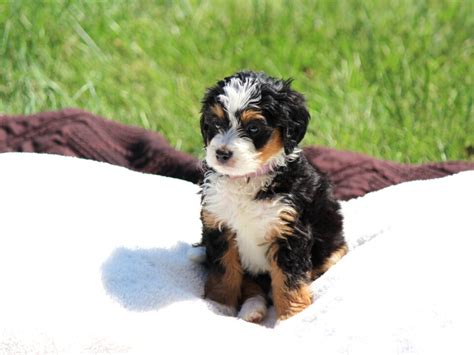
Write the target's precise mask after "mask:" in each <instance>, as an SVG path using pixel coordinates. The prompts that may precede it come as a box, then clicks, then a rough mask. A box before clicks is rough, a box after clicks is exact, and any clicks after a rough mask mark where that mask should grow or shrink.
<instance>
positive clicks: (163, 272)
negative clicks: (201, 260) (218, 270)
mask: <svg viewBox="0 0 474 355" xmlns="http://www.w3.org/2000/svg"><path fill="white" fill-rule="evenodd" d="M189 248H191V246H190V245H189V244H186V243H183V242H180V243H178V244H177V245H176V246H175V247H174V248H171V249H159V248H156V249H128V248H124V247H121V248H117V249H115V251H114V252H113V253H112V254H111V255H110V257H109V258H108V259H107V260H106V261H105V262H104V264H103V265H102V284H103V286H104V288H105V290H106V291H107V293H108V294H109V295H110V296H111V297H112V298H113V299H115V300H116V301H117V302H119V303H120V304H121V305H122V306H123V307H125V308H127V309H129V310H132V311H151V310H157V309H159V308H162V307H164V306H166V305H168V304H170V303H173V302H177V301H183V300H187V299H196V298H201V297H202V294H203V284H204V281H203V280H204V275H205V271H204V268H203V267H201V266H200V265H197V264H195V263H193V262H191V261H189V260H188V258H187V256H186V252H187V250H188V249H189Z"/></svg>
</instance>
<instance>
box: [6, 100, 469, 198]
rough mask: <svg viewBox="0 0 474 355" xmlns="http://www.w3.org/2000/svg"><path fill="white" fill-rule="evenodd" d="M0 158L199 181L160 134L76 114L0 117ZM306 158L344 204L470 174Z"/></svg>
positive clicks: (189, 159) (331, 153)
mask: <svg viewBox="0 0 474 355" xmlns="http://www.w3.org/2000/svg"><path fill="white" fill-rule="evenodd" d="M196 134H197V133H196ZM2 152H37V153H52V154H60V155H69V156H76V157H81V158H87V159H93V160H98V161H104V162H108V163H111V164H116V165H121V166H124V167H127V168H130V169H133V170H137V171H141V172H146V173H152V174H159V175H165V176H171V177H175V178H179V179H185V180H188V181H191V182H194V183H196V182H198V181H199V180H200V179H201V177H202V172H201V170H200V168H199V166H200V163H199V161H198V159H197V158H195V157H193V156H191V155H189V154H185V153H183V152H179V151H177V150H175V149H173V148H172V147H171V146H170V145H169V144H168V142H167V141H166V140H165V139H164V138H163V136H161V135H160V134H158V133H155V132H149V131H146V130H144V129H142V128H137V127H129V126H125V125H122V124H119V123H116V122H113V121H109V120H106V119H104V118H102V117H99V116H97V115H94V114H91V113H88V112H85V111H81V110H77V109H66V110H63V111H57V112H45V113H38V114H35V115H30V116H1V115H0V153H2ZM304 152H305V154H306V156H307V158H308V159H309V161H310V162H311V163H312V164H313V165H315V166H317V167H318V168H319V169H321V170H322V171H324V172H326V173H328V174H329V176H330V177H331V179H332V181H333V183H334V185H335V194H336V196H337V197H338V198H340V199H342V200H347V199H350V198H353V197H358V196H362V195H364V194H366V193H367V192H370V191H375V190H379V189H381V188H384V187H386V186H390V185H394V184H398V183H401V182H404V181H410V180H418V179H431V178H437V177H442V176H446V175H450V174H454V173H457V172H460V171H464V170H474V162H443V163H432V164H423V165H409V164H398V163H394V162H389V161H383V160H378V159H374V158H371V157H369V156H365V155H362V154H358V153H352V152H344V151H338V150H334V149H330V148H323V147H307V148H305V149H304Z"/></svg>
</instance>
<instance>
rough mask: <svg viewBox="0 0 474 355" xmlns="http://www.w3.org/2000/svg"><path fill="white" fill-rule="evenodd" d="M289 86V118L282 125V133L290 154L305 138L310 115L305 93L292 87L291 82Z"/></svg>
mask: <svg viewBox="0 0 474 355" xmlns="http://www.w3.org/2000/svg"><path fill="white" fill-rule="evenodd" d="M287 88H288V91H287V92H286V95H285V96H286V100H285V103H286V107H285V111H286V113H287V115H286V116H287V119H286V122H285V125H284V126H283V127H282V133H283V142H284V148H285V153H286V154H290V153H291V152H293V150H294V149H295V148H296V146H297V145H298V143H300V142H301V140H302V139H303V137H304V135H305V133H306V129H307V128H308V123H309V119H310V115H309V112H308V110H307V109H306V104H305V99H304V97H303V95H301V94H300V93H298V92H296V91H294V90H292V89H290V88H289V83H288V86H287Z"/></svg>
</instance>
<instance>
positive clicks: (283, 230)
mask: <svg viewBox="0 0 474 355" xmlns="http://www.w3.org/2000/svg"><path fill="white" fill-rule="evenodd" d="M290 84H291V81H290V80H286V81H285V80H280V79H276V78H272V77H269V76H267V75H266V74H264V73H255V72H250V71H244V72H238V73H236V74H234V75H233V76H230V77H227V78H225V79H224V80H222V81H219V82H218V83H217V85H216V86H214V87H212V88H210V89H208V91H207V93H206V94H205V97H204V99H203V102H202V103H203V106H202V111H201V113H202V116H201V133H202V136H203V139H204V144H205V149H206V158H205V163H204V169H205V175H204V176H205V177H204V182H203V184H202V210H201V220H202V225H203V229H202V241H201V243H200V245H201V246H203V247H204V248H205V255H204V254H203V255H202V256H203V258H202V259H203V260H202V261H204V262H205V264H206V265H207V266H208V268H209V275H208V279H207V281H206V284H205V297H206V298H208V299H210V300H213V301H215V302H218V303H219V304H222V305H224V306H225V308H226V311H227V313H229V314H236V313H237V311H238V310H239V313H238V316H239V317H240V318H242V319H245V320H247V321H251V322H260V321H261V320H262V319H263V317H264V316H265V314H266V311H267V304H268V301H269V299H268V298H267V295H268V294H269V292H270V293H271V295H272V298H273V304H274V306H275V308H276V314H277V316H278V318H279V319H286V318H288V317H291V316H292V315H294V314H296V313H298V312H300V311H302V310H303V309H305V308H306V307H308V306H309V305H310V304H311V302H312V295H311V292H310V289H309V284H310V282H311V281H312V280H314V279H315V278H317V277H318V276H320V275H321V274H322V273H324V272H325V271H326V270H327V269H328V268H329V267H331V266H332V265H333V264H334V263H336V262H337V261H338V260H339V259H340V258H341V257H342V256H344V254H345V253H346V252H347V246H346V243H345V241H344V238H343V234H342V216H341V214H340V212H339V209H340V206H339V203H338V202H337V201H336V200H335V198H334V197H333V194H332V192H331V186H330V183H329V181H328V180H327V178H326V177H325V176H324V175H323V174H322V173H321V172H319V171H317V170H315V168H313V167H312V166H311V165H310V164H309V163H308V162H307V160H306V159H305V157H304V155H303V154H302V152H301V150H300V149H299V148H298V147H297V146H298V143H299V142H300V141H301V140H302V139H303V136H304V134H305V132H306V128H307V125H308V121H309V118H310V116H309V113H308V111H307V109H306V106H305V101H304V98H303V96H302V95H301V94H300V93H298V92H296V91H294V90H292V89H291V87H290ZM196 255H197V254H196Z"/></svg>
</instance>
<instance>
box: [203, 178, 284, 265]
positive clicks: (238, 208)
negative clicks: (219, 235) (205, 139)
mask: <svg viewBox="0 0 474 355" xmlns="http://www.w3.org/2000/svg"><path fill="white" fill-rule="evenodd" d="M268 179H269V178H268V177H266V176H263V177H254V178H252V179H250V181H248V182H247V180H246V179H245V178H238V179H231V178H229V177H226V176H222V175H218V174H212V175H210V176H208V177H207V179H206V183H205V185H204V190H205V194H204V205H205V209H206V210H207V211H208V212H210V213H212V214H213V215H214V216H215V217H216V218H217V219H218V220H219V221H220V222H222V223H223V224H224V225H226V226H227V227H229V228H230V229H231V230H232V231H233V232H234V233H235V237H236V242H237V247H238V250H239V256H240V260H241V263H242V266H243V268H244V269H245V270H247V271H249V272H251V273H254V274H258V273H262V272H265V271H269V268H270V265H269V262H268V259H267V251H268V248H269V246H270V239H269V238H270V237H271V235H270V232H271V230H272V227H273V226H275V225H277V224H278V223H280V218H279V216H280V213H281V212H282V211H283V210H285V207H286V205H285V204H283V203H282V202H281V199H279V198H276V199H274V200H255V195H256V193H257V192H258V191H259V190H260V189H261V188H262V187H264V186H265V184H266V183H267V182H268Z"/></svg>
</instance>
